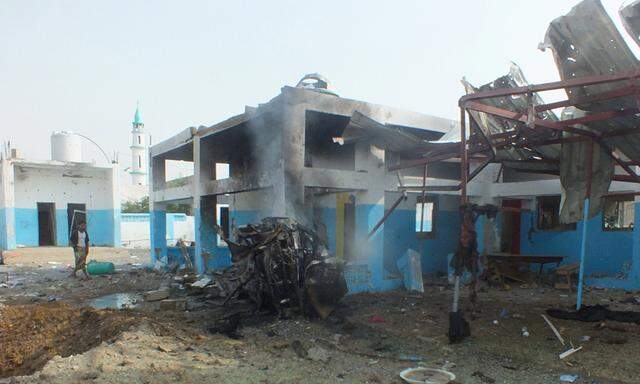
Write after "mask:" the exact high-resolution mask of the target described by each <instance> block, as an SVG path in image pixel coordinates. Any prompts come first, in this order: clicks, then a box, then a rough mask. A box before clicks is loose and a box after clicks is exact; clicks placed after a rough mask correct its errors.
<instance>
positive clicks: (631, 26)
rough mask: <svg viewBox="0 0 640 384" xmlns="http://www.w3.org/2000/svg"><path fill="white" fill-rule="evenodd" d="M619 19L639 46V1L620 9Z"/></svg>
mask: <svg viewBox="0 0 640 384" xmlns="http://www.w3.org/2000/svg"><path fill="white" fill-rule="evenodd" d="M620 18H621V19H622V24H623V25H624V27H625V29H626V30H627V32H628V33H629V34H630V35H631V37H632V38H633V40H634V41H635V42H636V44H638V45H640V0H636V1H634V2H633V3H631V4H629V5H627V6H625V7H622V8H620Z"/></svg>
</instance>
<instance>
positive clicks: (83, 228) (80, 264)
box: [69, 221, 89, 278]
mask: <svg viewBox="0 0 640 384" xmlns="http://www.w3.org/2000/svg"><path fill="white" fill-rule="evenodd" d="M69 242H70V243H71V246H72V247H73V253H74V256H75V259H76V266H75V268H74V269H73V273H72V274H71V276H73V277H76V272H78V271H79V270H82V272H84V275H85V276H86V277H87V278H89V274H88V273H87V255H88V254H89V234H88V233H87V223H86V222H84V221H81V222H80V224H78V229H76V230H74V231H73V232H72V233H71V238H70V239H69Z"/></svg>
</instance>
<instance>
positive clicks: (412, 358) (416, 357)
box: [398, 353, 427, 363]
mask: <svg viewBox="0 0 640 384" xmlns="http://www.w3.org/2000/svg"><path fill="white" fill-rule="evenodd" d="M398 360H400V361H412V362H415V363H417V362H419V361H426V360H427V358H426V356H420V355H407V354H404V353H401V354H400V355H398Z"/></svg>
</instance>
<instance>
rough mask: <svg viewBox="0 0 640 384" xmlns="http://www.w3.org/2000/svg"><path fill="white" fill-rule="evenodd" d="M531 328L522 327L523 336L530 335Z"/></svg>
mask: <svg viewBox="0 0 640 384" xmlns="http://www.w3.org/2000/svg"><path fill="white" fill-rule="evenodd" d="M529 335H530V334H529V330H527V327H522V336H523V337H529Z"/></svg>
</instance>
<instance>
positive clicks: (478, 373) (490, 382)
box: [471, 371, 496, 384]
mask: <svg viewBox="0 0 640 384" xmlns="http://www.w3.org/2000/svg"><path fill="white" fill-rule="evenodd" d="M471 376H473V377H477V378H478V379H480V381H482V382H483V383H488V384H493V383H495V382H496V380H495V379H494V378H492V377H489V376H487V375H485V374H484V373H482V372H481V371H475V372H473V373H472V374H471Z"/></svg>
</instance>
